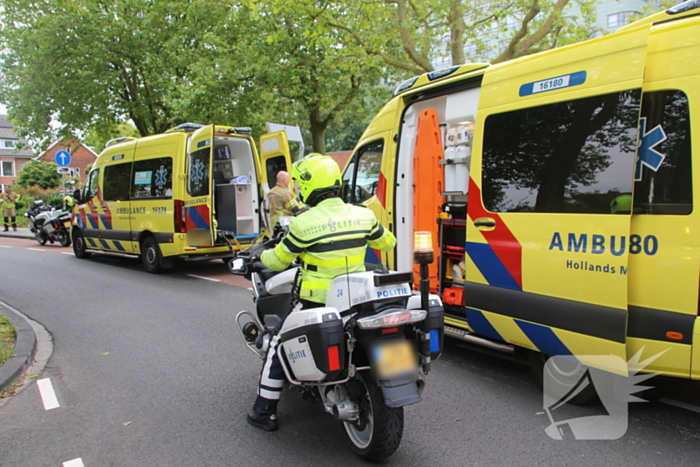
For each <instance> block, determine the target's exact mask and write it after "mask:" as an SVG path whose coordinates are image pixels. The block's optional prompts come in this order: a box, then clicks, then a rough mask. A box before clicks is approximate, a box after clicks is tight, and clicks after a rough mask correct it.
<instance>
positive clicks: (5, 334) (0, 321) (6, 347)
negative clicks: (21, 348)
mask: <svg viewBox="0 0 700 467" xmlns="http://www.w3.org/2000/svg"><path fill="white" fill-rule="evenodd" d="M16 340H17V336H16V334H15V327H14V326H13V325H12V323H11V322H10V320H9V319H7V318H6V317H5V316H3V315H0V366H2V365H4V364H5V362H6V361H7V359H9V358H10V357H12V355H13V354H12V351H13V350H14V349H15V341H16Z"/></svg>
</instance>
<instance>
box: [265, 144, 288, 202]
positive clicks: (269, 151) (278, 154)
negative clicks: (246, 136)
mask: <svg viewBox="0 0 700 467" xmlns="http://www.w3.org/2000/svg"><path fill="white" fill-rule="evenodd" d="M260 168H261V170H260V184H261V185H262V186H263V187H264V188H263V189H264V194H267V192H268V191H269V190H271V189H272V188H274V187H275V184H276V183H277V172H279V171H280V170H284V171H285V172H291V170H292V156H291V153H290V150H289V140H288V138H287V132H286V131H284V130H283V131H276V132H274V133H267V134H265V135H262V136H261V137H260Z"/></svg>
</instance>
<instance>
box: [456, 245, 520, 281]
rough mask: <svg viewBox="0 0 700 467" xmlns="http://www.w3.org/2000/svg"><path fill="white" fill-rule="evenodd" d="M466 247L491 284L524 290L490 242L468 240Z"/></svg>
mask: <svg viewBox="0 0 700 467" xmlns="http://www.w3.org/2000/svg"><path fill="white" fill-rule="evenodd" d="M465 249H466V251H467V254H468V255H469V257H470V258H471V260H472V261H474V264H475V265H476V267H477V268H478V269H479V272H481V274H482V275H483V276H484V278H485V279H486V281H487V282H488V283H489V285H494V286H496V287H504V288H506V289H513V290H522V289H521V288H520V286H519V285H518V283H517V282H516V281H515V279H513V276H512V275H511V274H510V272H508V270H507V269H506V267H505V266H504V265H503V263H502V262H501V260H500V259H498V256H496V253H494V251H493V249H492V248H491V246H490V245H489V244H488V243H476V242H466V244H465Z"/></svg>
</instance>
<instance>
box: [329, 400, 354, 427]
mask: <svg viewBox="0 0 700 467" xmlns="http://www.w3.org/2000/svg"><path fill="white" fill-rule="evenodd" d="M333 416H334V417H335V419H336V420H340V421H341V422H355V421H357V420H358V419H359V418H360V408H359V407H358V406H357V404H355V403H354V402H351V401H349V400H347V399H343V400H339V401H336V402H335V403H334V404H333Z"/></svg>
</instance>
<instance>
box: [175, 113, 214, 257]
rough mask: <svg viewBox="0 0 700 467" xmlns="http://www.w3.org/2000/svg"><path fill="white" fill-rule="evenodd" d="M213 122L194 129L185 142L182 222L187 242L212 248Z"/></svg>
mask: <svg viewBox="0 0 700 467" xmlns="http://www.w3.org/2000/svg"><path fill="white" fill-rule="evenodd" d="M213 142H214V125H207V126H205V127H202V128H199V129H198V130H196V131H195V132H194V133H192V135H191V136H190V138H189V139H188V141H187V162H186V170H187V172H186V177H187V180H186V181H187V183H186V189H185V193H184V196H183V201H184V203H185V223H186V225H187V243H188V244H189V245H190V246H193V247H200V248H206V247H212V246H214V241H215V240H216V226H215V223H214V208H213V186H212V183H213V165H214V164H213V148H214V144H213Z"/></svg>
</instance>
